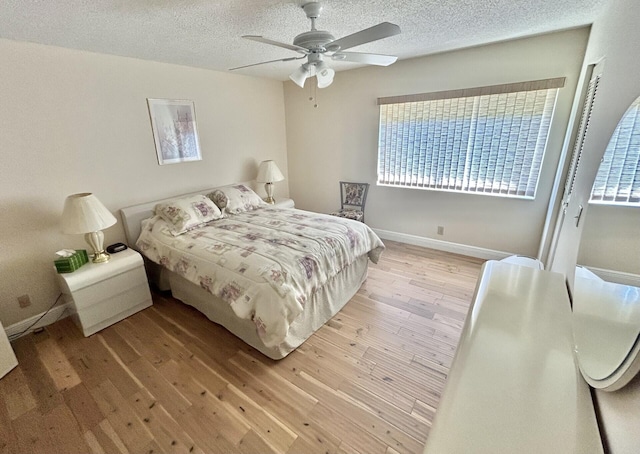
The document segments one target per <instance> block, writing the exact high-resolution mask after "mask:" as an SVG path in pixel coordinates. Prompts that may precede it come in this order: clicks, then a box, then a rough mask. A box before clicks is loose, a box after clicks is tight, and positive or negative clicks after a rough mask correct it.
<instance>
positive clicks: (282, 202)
mask: <svg viewBox="0 0 640 454" xmlns="http://www.w3.org/2000/svg"><path fill="white" fill-rule="evenodd" d="M273 206H274V207H278V208H295V206H296V204H295V202H294V201H293V200H292V199H276V203H274V204H273Z"/></svg>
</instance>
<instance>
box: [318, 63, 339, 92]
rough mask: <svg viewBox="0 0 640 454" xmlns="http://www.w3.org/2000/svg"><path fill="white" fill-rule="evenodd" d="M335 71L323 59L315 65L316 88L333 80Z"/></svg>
mask: <svg viewBox="0 0 640 454" xmlns="http://www.w3.org/2000/svg"><path fill="white" fill-rule="evenodd" d="M335 73H336V72H335V71H334V70H333V69H331V68H329V66H327V64H326V63H325V62H323V61H321V62H320V63H318V64H317V65H316V79H318V88H326V87H328V86H329V85H331V83H332V82H333V76H334V75H335Z"/></svg>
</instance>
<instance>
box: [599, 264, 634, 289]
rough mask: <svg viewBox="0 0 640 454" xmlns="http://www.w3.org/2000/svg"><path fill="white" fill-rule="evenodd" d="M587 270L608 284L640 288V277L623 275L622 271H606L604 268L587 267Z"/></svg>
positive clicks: (628, 274) (629, 274)
mask: <svg viewBox="0 0 640 454" xmlns="http://www.w3.org/2000/svg"><path fill="white" fill-rule="evenodd" d="M587 268H588V269H590V270H591V271H593V272H594V273H595V274H596V275H598V276H599V277H601V278H602V279H604V280H605V281H607V282H616V283H618V284H623V285H631V286H633V287H640V275H637V274H631V273H623V272H622V271H614V270H606V269H604V268H594V267H592V266H587Z"/></svg>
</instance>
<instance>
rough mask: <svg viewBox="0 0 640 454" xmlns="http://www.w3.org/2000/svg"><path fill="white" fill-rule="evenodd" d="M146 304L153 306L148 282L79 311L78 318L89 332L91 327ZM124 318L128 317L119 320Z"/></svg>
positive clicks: (113, 321)
mask: <svg viewBox="0 0 640 454" xmlns="http://www.w3.org/2000/svg"><path fill="white" fill-rule="evenodd" d="M144 302H149V305H151V294H150V293H149V287H148V286H147V284H146V282H145V284H144V285H138V286H137V287H133V288H129V289H127V290H126V291H125V292H123V293H119V294H117V295H113V296H111V297H110V298H108V299H106V300H103V301H101V302H100V303H99V304H94V305H92V306H91V307H88V308H85V309H82V310H78V312H77V317H78V319H79V320H80V323H81V324H82V327H83V329H84V330H88V329H89V328H90V327H92V326H94V325H97V324H99V323H101V322H103V321H105V320H112V319H113V318H114V317H115V316H117V315H118V314H121V313H125V312H127V311H128V310H129V309H131V308H134V307H136V306H138V305H140V304H142V303H144ZM124 317H126V315H125V316H123V317H121V318H119V319H118V320H121V319H122V318H124ZM118 320H112V323H115V321H118Z"/></svg>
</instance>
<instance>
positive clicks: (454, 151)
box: [378, 78, 564, 198]
mask: <svg viewBox="0 0 640 454" xmlns="http://www.w3.org/2000/svg"><path fill="white" fill-rule="evenodd" d="M562 86H564V78H558V79H547V80H542V81H533V82H524V83H516V84H508V85H497V86H491V87H480V88H472V89H466V90H453V91H447V92H438V93H425V94H419V95H409V96H399V97H391V98H380V99H378V104H379V105H380V130H379V140H378V184H379V185H387V186H399V187H409V188H422V189H437V190H445V191H459V192H471V193H482V194H494V195H503V196H515V197H524V198H534V197H535V191H536V186H537V183H538V176H539V174H540V168H541V166H542V158H543V156H544V151H545V147H546V142H547V137H548V133H549V125H550V123H551V118H552V115H553V109H554V106H555V101H556V97H557V92H558V88H560V87H562Z"/></svg>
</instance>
